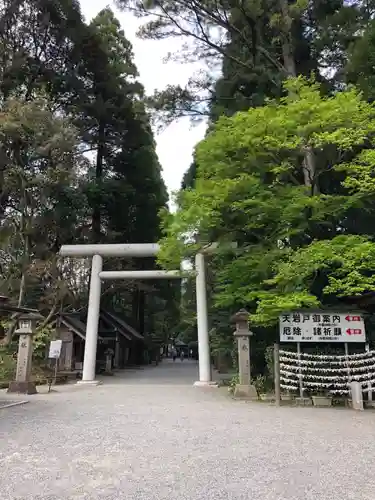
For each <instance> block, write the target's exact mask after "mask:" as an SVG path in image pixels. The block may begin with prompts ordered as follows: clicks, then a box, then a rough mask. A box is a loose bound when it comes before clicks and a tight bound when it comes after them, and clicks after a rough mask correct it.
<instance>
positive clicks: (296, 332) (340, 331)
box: [279, 311, 366, 344]
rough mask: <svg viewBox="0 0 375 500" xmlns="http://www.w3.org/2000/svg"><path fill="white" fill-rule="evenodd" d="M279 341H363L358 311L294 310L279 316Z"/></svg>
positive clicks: (364, 336)
mask: <svg viewBox="0 0 375 500" xmlns="http://www.w3.org/2000/svg"><path fill="white" fill-rule="evenodd" d="M279 319H280V342H297V343H299V342H310V343H311V342H326V343H327V342H340V343H345V344H346V343H352V342H353V343H354V342H363V343H364V342H366V332H365V324H364V321H363V317H362V316H361V315H360V314H357V313H355V314H352V313H342V312H340V313H339V312H337V313H336V312H328V311H318V312H315V311H314V312H309V311H304V312H300V311H295V312H289V313H285V314H282V315H281V316H280V318H279Z"/></svg>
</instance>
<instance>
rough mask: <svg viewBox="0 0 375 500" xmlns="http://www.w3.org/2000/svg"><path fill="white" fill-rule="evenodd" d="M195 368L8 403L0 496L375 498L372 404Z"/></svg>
mask: <svg viewBox="0 0 375 500" xmlns="http://www.w3.org/2000/svg"><path fill="white" fill-rule="evenodd" d="M196 368H197V367H196V364H195V363H193V362H187V361H184V362H183V363H181V362H179V361H176V363H175V364H173V363H171V362H163V363H162V364H161V366H159V367H155V368H147V369H145V370H144V371H127V372H124V373H123V374H122V375H118V376H116V377H113V378H109V377H107V378H106V379H105V385H102V386H100V387H95V388H86V387H76V386H74V387H73V386H69V387H65V388H61V389H60V388H59V392H56V393H52V394H49V395H47V394H45V395H43V394H40V395H37V396H32V397H29V398H28V399H30V403H29V404H27V405H23V406H15V407H12V408H7V409H3V410H0V437H1V441H0V443H1V445H0V498H1V500H10V499H12V500H15V499H22V500H37V499H39V500H42V499H43V500H67V499H71V500H73V499H75V500H78V499H82V500H83V499H89V500H97V499H103V500H104V499H106V500H110V499H113V500H122V499H123V500H144V499H147V500H167V499H168V500H175V499H176V500H210V499H212V500H224V499H228V500H229V499H233V500H234V499H235V500H242V499H243V500H374V498H375V471H374V466H373V457H374V456H375V413H371V412H364V413H355V412H353V411H350V410H332V409H328V410H326V409H322V410H318V409H313V408H295V409H293V408H285V407H283V408H273V407H271V406H267V405H264V404H257V403H243V402H234V401H232V400H230V399H229V398H227V397H225V396H224V395H223V393H222V392H221V391H220V390H217V389H212V388H211V389H206V390H205V389H201V388H194V387H192V386H191V383H192V381H193V380H194V379H196ZM1 397H2V399H3V396H1ZM12 399H14V397H13V398H12Z"/></svg>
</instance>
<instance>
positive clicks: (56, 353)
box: [48, 340, 63, 360]
mask: <svg viewBox="0 0 375 500" xmlns="http://www.w3.org/2000/svg"><path fill="white" fill-rule="evenodd" d="M62 343H63V341H62V340H51V342H50V344H49V352H48V358H49V359H56V360H57V359H60V356H61V350H62Z"/></svg>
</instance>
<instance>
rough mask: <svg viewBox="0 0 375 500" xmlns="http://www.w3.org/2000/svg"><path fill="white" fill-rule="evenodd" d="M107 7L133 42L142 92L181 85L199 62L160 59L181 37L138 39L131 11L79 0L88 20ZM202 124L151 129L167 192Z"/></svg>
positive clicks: (176, 183) (176, 182) (101, 0)
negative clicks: (157, 131) (125, 11)
mask: <svg viewBox="0 0 375 500" xmlns="http://www.w3.org/2000/svg"><path fill="white" fill-rule="evenodd" d="M108 6H109V7H111V8H112V10H113V11H114V12H115V14H116V17H117V18H118V20H119V21H120V23H121V25H122V29H123V30H124V32H125V35H126V37H127V39H128V40H129V41H130V42H131V43H132V45H133V51H134V56H135V57H134V62H135V64H136V66H137V68H138V71H139V74H140V77H139V80H140V81H141V83H142V84H143V85H144V87H145V90H146V93H147V94H152V93H153V91H154V90H155V89H158V90H162V89H164V88H165V87H166V86H167V85H168V84H171V85H178V84H179V85H182V86H184V85H185V84H186V83H187V81H188V79H189V77H190V76H191V75H192V74H193V73H194V72H195V71H197V70H198V69H199V64H198V63H196V64H178V63H174V62H168V63H164V62H163V59H164V58H165V56H166V55H167V54H168V52H169V51H170V50H171V43H173V48H174V49H175V50H178V48H179V46H180V45H182V43H183V40H179V41H177V40H173V42H171V40H160V41H159V40H157V41H156V40H141V39H139V38H138V37H137V36H136V32H137V29H138V27H139V26H140V25H141V24H142V20H141V19H137V18H136V17H134V16H133V15H132V14H129V13H124V12H120V11H118V10H117V9H116V8H115V6H114V5H113V4H112V5H111V2H110V0H81V9H82V13H83V15H84V16H85V19H86V21H87V22H89V21H90V20H91V19H92V18H93V17H94V16H95V15H96V14H97V13H98V12H99V11H100V10H102V9H104V8H106V7H108ZM205 129H206V126H205V124H204V123H201V124H200V125H194V126H193V125H191V123H190V121H189V120H188V119H187V118H182V119H180V120H179V121H177V122H174V123H172V124H171V125H170V126H169V127H167V128H166V129H164V130H163V131H162V132H160V133H156V131H155V139H156V144H157V147H156V151H157V154H158V157H159V161H160V163H161V165H162V168H163V172H162V173H163V178H164V182H165V184H166V186H167V188H168V192H169V193H171V192H173V191H176V190H178V189H179V188H180V186H181V180H182V177H183V175H184V173H185V172H186V170H187V169H188V168H189V166H190V163H191V161H192V153H193V150H194V146H195V144H196V143H197V142H199V141H200V140H201V139H203V136H204V133H205Z"/></svg>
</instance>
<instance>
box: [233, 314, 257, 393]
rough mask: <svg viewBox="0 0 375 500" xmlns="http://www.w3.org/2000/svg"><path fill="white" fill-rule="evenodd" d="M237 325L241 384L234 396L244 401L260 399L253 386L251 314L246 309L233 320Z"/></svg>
mask: <svg viewBox="0 0 375 500" xmlns="http://www.w3.org/2000/svg"><path fill="white" fill-rule="evenodd" d="M231 320H232V322H233V323H235V324H236V330H235V332H234V333H233V335H234V337H235V338H236V339H237V346H238V371H239V379H240V380H239V384H237V385H236V387H235V390H234V396H235V397H237V398H243V399H252V400H257V399H258V393H257V391H256V388H255V386H254V385H252V384H251V371H250V337H251V336H252V334H253V333H252V332H251V331H250V329H249V313H248V312H247V311H246V309H240V310H239V311H238V312H237V313H236V314H234V315H233V316H232V318H231Z"/></svg>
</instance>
